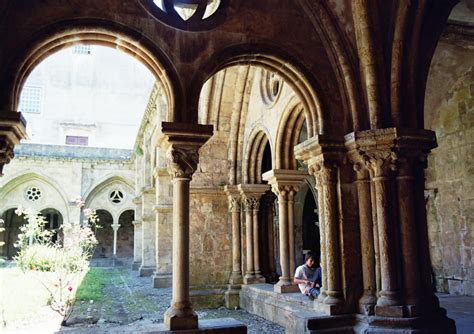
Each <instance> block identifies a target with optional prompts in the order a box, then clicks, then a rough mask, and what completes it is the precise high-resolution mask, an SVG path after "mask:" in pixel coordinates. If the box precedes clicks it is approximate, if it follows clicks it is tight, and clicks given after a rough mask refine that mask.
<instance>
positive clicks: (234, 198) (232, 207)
mask: <svg viewBox="0 0 474 334" xmlns="http://www.w3.org/2000/svg"><path fill="white" fill-rule="evenodd" d="M224 192H225V193H226V195H227V198H228V200H229V211H230V212H240V204H241V198H240V196H241V195H240V191H239V189H238V187H237V186H234V185H228V186H225V187H224Z"/></svg>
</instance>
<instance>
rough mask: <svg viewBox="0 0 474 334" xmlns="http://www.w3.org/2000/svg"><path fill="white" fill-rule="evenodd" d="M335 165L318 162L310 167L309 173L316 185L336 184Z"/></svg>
mask: <svg viewBox="0 0 474 334" xmlns="http://www.w3.org/2000/svg"><path fill="white" fill-rule="evenodd" d="M337 168H338V167H337V163H336V162H335V161H320V162H318V163H315V164H313V165H311V167H310V171H311V173H312V174H313V175H314V177H315V179H316V182H317V185H318V186H320V185H323V184H334V183H337Z"/></svg>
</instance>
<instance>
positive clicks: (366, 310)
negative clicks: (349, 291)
mask: <svg viewBox="0 0 474 334" xmlns="http://www.w3.org/2000/svg"><path fill="white" fill-rule="evenodd" d="M376 303H377V298H376V297H375V296H374V295H369V294H367V295H363V296H362V298H361V299H359V305H358V311H359V313H360V314H364V315H374V312H375V304H376Z"/></svg>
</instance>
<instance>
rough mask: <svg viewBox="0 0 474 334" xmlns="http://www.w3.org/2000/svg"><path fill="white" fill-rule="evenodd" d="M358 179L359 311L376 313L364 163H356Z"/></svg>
mask: <svg viewBox="0 0 474 334" xmlns="http://www.w3.org/2000/svg"><path fill="white" fill-rule="evenodd" d="M354 170H355V172H356V176H357V180H356V185H357V199H358V203H359V228H360V244H361V255H362V282H363V285H362V286H363V289H364V293H363V295H362V297H361V298H360V299H359V312H360V313H363V314H367V315H372V314H374V307H375V304H376V302H377V297H376V296H375V292H376V281H375V249H374V231H373V223H372V202H371V193H370V176H369V172H368V170H367V169H365V168H364V165H363V164H361V163H359V162H356V163H355V164H354Z"/></svg>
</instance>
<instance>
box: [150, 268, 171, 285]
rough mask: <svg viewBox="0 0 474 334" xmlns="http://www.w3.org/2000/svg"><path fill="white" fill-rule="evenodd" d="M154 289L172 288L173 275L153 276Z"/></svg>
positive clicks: (155, 274) (157, 274)
mask: <svg viewBox="0 0 474 334" xmlns="http://www.w3.org/2000/svg"><path fill="white" fill-rule="evenodd" d="M152 279H153V287H154V288H171V286H172V283H173V277H172V275H171V274H160V273H156V272H155V273H154V274H153V277H152Z"/></svg>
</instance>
